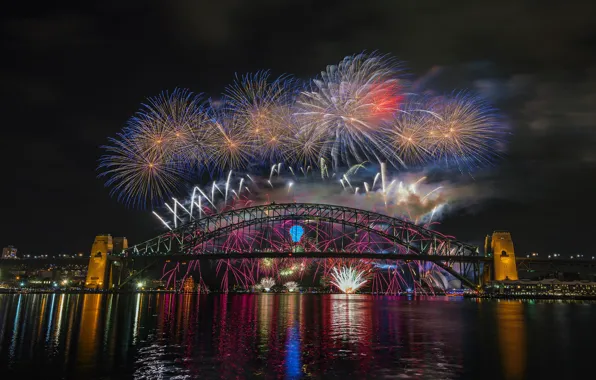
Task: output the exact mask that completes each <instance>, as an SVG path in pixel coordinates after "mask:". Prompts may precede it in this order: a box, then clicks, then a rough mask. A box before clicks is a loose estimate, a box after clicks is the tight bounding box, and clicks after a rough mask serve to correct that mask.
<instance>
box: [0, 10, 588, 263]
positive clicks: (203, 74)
mask: <svg viewBox="0 0 596 380" xmlns="http://www.w3.org/2000/svg"><path fill="white" fill-rule="evenodd" d="M11 7H12V8H11ZM595 8H596V6H595V5H594V4H593V3H591V2H588V1H580V0H577V1H567V2H544V1H543V2H530V1H491V2H478V1H462V2H457V3H454V2H444V1H438V0H436V1H427V2H424V4H421V3H419V2H418V3H416V2H394V1H387V2H372V3H370V4H368V3H363V2H343V1H342V2H339V1H337V2H310V3H309V2H303V1H288V2H278V1H251V2H241V1H232V2H194V1H176V2H158V1H153V2H151V1H150V2H145V1H131V2H120V1H102V2H82V3H81V2H73V4H72V5H71V6H65V5H62V6H58V5H55V4H46V5H44V6H39V7H31V6H30V4H22V5H19V4H18V3H14V4H12V5H10V6H7V7H6V9H4V12H3V14H2V16H1V17H2V32H3V35H4V36H3V37H4V38H3V39H2V44H3V46H2V47H3V49H2V51H3V53H4V54H3V60H2V61H1V62H0V80H1V81H2V83H3V86H2V90H1V96H2V104H3V106H4V107H3V108H4V112H3V117H2V124H3V128H2V131H3V135H2V138H1V139H0V168H2V173H3V180H4V181H3V189H4V190H3V191H4V193H3V194H4V199H5V202H3V205H2V215H3V219H2V228H1V230H0V231H1V232H0V244H3V245H7V244H14V245H17V246H18V247H19V248H21V249H22V250H25V251H33V252H39V251H44V252H45V251H49V252H55V251H59V250H64V251H81V250H87V249H88V248H89V244H90V243H91V242H92V240H93V237H94V235H95V234H97V233H102V232H111V233H113V234H123V235H127V236H128V237H129V238H130V239H131V241H132V242H138V241H139V240H141V239H144V238H148V237H151V236H152V235H153V234H154V233H156V231H159V225H158V224H155V223H154V221H153V220H152V219H151V217H150V216H148V215H147V214H148V213H144V212H137V211H132V210H129V209H127V208H126V207H124V206H122V205H120V204H118V203H117V202H116V201H115V200H114V199H112V198H110V197H109V194H108V190H107V189H105V188H104V187H103V184H102V182H101V181H100V180H98V179H97V178H96V174H97V173H96V171H95V166H96V163H97V159H98V157H99V155H100V154H101V150H100V149H99V146H100V145H102V144H104V143H105V142H106V138H107V136H111V135H113V134H114V133H116V132H117V131H118V130H119V129H120V128H121V127H122V126H123V124H124V123H125V121H126V120H127V118H128V117H130V116H131V115H132V114H133V113H134V112H135V110H136V109H137V107H138V105H139V104H140V103H141V102H142V101H143V100H144V99H145V98H146V97H147V96H152V95H155V94H157V93H159V92H161V91H163V90H166V89H172V88H175V87H178V86H179V87H188V88H191V89H192V90H194V91H198V92H206V93H207V94H208V95H210V96H217V95H218V94H219V93H220V92H221V90H222V89H223V87H224V86H225V85H226V84H228V83H229V82H230V81H231V80H232V78H233V76H234V73H236V72H238V73H243V72H248V71H254V70H258V69H272V71H273V73H274V74H281V73H293V74H296V75H297V76H299V77H303V78H307V77H309V76H313V75H316V74H317V73H318V72H319V71H320V70H322V69H324V68H325V66H326V65H327V64H333V63H336V62H337V61H339V60H340V59H341V58H342V57H343V56H345V55H348V54H353V53H356V52H359V51H362V50H369V51H370V50H379V51H381V52H384V53H389V54H392V55H394V56H396V57H397V58H399V59H402V60H405V61H406V65H407V66H408V68H409V69H410V70H411V72H412V73H413V75H412V78H413V79H416V78H421V79H420V81H419V82H418V85H419V87H420V88H427V89H428V88H430V89H433V90H434V91H436V92H445V91H450V90H451V89H453V88H461V89H469V90H474V91H477V92H479V93H480V94H481V95H483V96H485V97H488V98H489V99H491V101H492V102H493V103H494V104H495V105H496V106H497V107H498V108H499V109H500V110H501V111H502V113H503V115H504V116H505V121H506V122H507V123H508V124H509V125H510V126H511V132H512V134H511V137H510V142H509V145H508V151H507V153H506V155H504V157H503V158H502V160H501V161H500V162H499V163H497V164H496V165H495V166H494V168H492V170H489V171H487V172H483V173H475V174H474V178H462V177H461V175H460V177H457V175H455V174H454V177H453V178H449V181H451V182H453V183H456V184H457V183H460V182H461V183H462V185H461V186H462V188H464V189H468V187H467V186H468V183H469V182H468V181H472V182H471V183H472V184H473V185H474V186H473V188H474V189H475V190H474V191H480V192H482V193H483V194H484V195H487V194H488V196H482V197H480V196H478V195H476V196H475V197H473V196H471V197H470V199H472V200H473V199H477V200H478V202H468V203H466V204H465V207H457V208H454V209H453V210H451V214H450V215H449V216H447V217H445V218H444V220H443V225H442V226H441V227H440V228H442V229H445V230H446V231H447V232H449V233H453V234H455V235H457V236H458V237H461V238H462V239H465V240H468V241H474V242H479V243H481V242H482V236H483V235H484V234H486V233H489V232H491V231H492V230H493V229H510V230H511V231H512V232H513V234H514V239H515V241H516V243H517V244H518V247H519V248H520V249H521V250H523V251H526V250H538V251H541V250H542V251H554V250H558V251H561V252H566V251H568V252H572V251H576V250H582V249H587V247H588V245H587V243H585V242H582V241H581V240H580V239H573V241H571V239H568V237H569V236H571V235H573V234H577V233H585V234H589V232H590V231H589V229H590V224H589V223H588V222H586V221H587V220H589V216H590V215H591V214H593V213H594V212H595V211H596V202H594V200H593V199H592V197H593V195H592V194H594V192H595V190H596V188H595V186H596V185H595V182H596V181H595V180H594V178H595V174H596V173H595V167H596V153H594V149H592V147H593V146H594V143H595V142H596V135H595V131H596V129H595V128H596V118H595V116H596V115H594V113H595V112H596V111H595V110H596V108H595V105H596V104H595V98H596V74H595V70H594V63H593V62H594V61H595V59H596V22H594V17H593V15H594V14H595V13H596V12H595V10H596V9H595ZM474 194H477V193H474ZM480 199H482V201H480ZM32 231H34V233H32Z"/></svg>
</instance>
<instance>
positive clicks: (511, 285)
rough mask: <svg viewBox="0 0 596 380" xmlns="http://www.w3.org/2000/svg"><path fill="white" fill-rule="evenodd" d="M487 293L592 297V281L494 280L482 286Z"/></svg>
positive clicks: (594, 287)
mask: <svg viewBox="0 0 596 380" xmlns="http://www.w3.org/2000/svg"><path fill="white" fill-rule="evenodd" d="M484 290H485V292H486V293H487V294H488V295H494V296H505V297H507V296H515V297H519V296H528V297H541V296H544V297H594V296H596V282H594V281H561V280H559V279H556V278H550V279H546V280H540V281H531V280H518V281H494V282H492V283H489V284H488V285H486V286H485V288H484Z"/></svg>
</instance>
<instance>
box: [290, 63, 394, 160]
mask: <svg viewBox="0 0 596 380" xmlns="http://www.w3.org/2000/svg"><path fill="white" fill-rule="evenodd" d="M396 74H397V70H396V65H395V62H394V61H393V60H392V59H390V58H388V57H386V56H381V55H377V54H364V53H362V54H357V55H353V56H349V57H346V58H344V59H343V60H342V61H341V62H340V63H339V64H338V65H337V66H334V65H332V66H328V67H327V70H326V71H324V72H322V73H321V77H320V78H319V79H315V80H313V81H312V89H311V90H310V91H303V92H302V94H301V96H300V97H299V98H298V101H297V106H296V111H295V115H296V118H297V119H298V120H299V122H300V124H301V128H302V130H303V132H302V133H307V134H309V135H314V136H316V138H317V139H318V140H320V141H322V142H323V143H322V150H321V152H320V155H321V156H323V157H331V159H332V162H333V164H334V166H335V167H337V166H339V165H340V164H341V163H349V162H350V161H352V162H354V161H356V162H362V161H364V160H367V159H368V160H374V161H379V157H380V156H381V155H383V154H386V153H387V152H388V148H387V147H386V146H385V144H384V143H383V139H382V138H381V135H380V134H379V133H378V132H379V124H380V122H381V121H383V120H386V119H388V118H390V117H391V116H392V114H393V113H394V112H395V111H396V110H397V108H398V105H399V102H400V100H401V98H402V95H401V90H402V85H401V81H399V80H398V79H397V76H396Z"/></svg>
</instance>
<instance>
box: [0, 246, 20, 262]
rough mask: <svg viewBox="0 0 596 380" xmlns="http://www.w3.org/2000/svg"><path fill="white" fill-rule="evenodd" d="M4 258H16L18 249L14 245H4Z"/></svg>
mask: <svg viewBox="0 0 596 380" xmlns="http://www.w3.org/2000/svg"><path fill="white" fill-rule="evenodd" d="M2 258H3V259H16V258H17V249H16V248H15V247H13V246H12V245H9V246H8V247H4V248H3V249H2Z"/></svg>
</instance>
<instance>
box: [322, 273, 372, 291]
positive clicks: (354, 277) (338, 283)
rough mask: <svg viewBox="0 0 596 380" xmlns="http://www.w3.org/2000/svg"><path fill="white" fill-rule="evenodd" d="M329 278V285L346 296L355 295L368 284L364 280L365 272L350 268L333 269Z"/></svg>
mask: <svg viewBox="0 0 596 380" xmlns="http://www.w3.org/2000/svg"><path fill="white" fill-rule="evenodd" d="M331 277H332V278H333V280H331V284H333V285H334V286H335V287H337V288H338V289H339V290H341V291H342V292H343V293H346V294H351V293H356V291H357V290H358V289H360V288H361V287H363V286H364V285H366V283H367V282H368V280H367V279H366V278H365V272H363V271H359V270H357V269H355V268H352V267H342V268H341V269H339V270H338V269H337V268H336V267H334V268H333V273H331Z"/></svg>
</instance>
